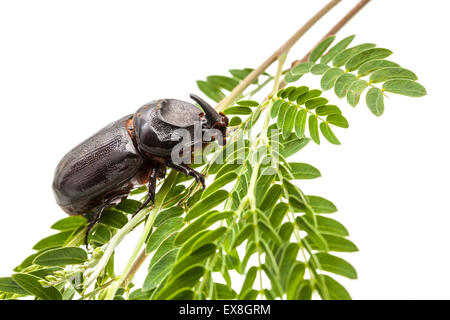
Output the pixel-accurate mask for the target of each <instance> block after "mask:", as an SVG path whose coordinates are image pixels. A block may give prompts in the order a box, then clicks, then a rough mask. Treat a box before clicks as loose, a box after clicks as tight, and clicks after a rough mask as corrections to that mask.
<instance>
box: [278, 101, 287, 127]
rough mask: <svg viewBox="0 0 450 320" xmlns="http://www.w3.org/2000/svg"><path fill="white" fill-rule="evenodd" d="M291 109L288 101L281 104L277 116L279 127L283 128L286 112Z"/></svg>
mask: <svg viewBox="0 0 450 320" xmlns="http://www.w3.org/2000/svg"><path fill="white" fill-rule="evenodd" d="M288 109H289V103H287V102H283V104H281V106H280V110H279V112H278V117H277V127H278V128H279V129H283V123H284V116H285V114H286V112H287V111H288Z"/></svg>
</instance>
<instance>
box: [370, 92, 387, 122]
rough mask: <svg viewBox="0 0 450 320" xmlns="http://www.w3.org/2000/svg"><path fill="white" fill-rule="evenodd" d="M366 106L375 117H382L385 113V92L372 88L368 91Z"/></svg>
mask: <svg viewBox="0 0 450 320" xmlns="http://www.w3.org/2000/svg"><path fill="white" fill-rule="evenodd" d="M366 104H367V106H368V107H369V110H370V111H371V112H372V113H373V114H374V115H376V116H377V117H379V116H381V115H382V114H383V112H384V97H383V92H382V91H381V90H380V89H378V88H370V89H369V91H367V95H366Z"/></svg>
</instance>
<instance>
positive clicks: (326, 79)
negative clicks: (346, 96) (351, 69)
mask: <svg viewBox="0 0 450 320" xmlns="http://www.w3.org/2000/svg"><path fill="white" fill-rule="evenodd" d="M343 73H344V71H342V69H340V68H331V69H329V70H328V71H327V72H325V74H324V75H323V76H322V79H320V86H321V87H322V89H323V90H330V89H331V88H333V87H334V84H335V83H336V80H337V78H338V77H339V76H341V75H342V74H343Z"/></svg>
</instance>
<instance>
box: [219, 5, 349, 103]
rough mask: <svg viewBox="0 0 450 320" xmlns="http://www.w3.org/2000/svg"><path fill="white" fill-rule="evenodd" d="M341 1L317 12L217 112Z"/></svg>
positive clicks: (240, 85)
mask: <svg viewBox="0 0 450 320" xmlns="http://www.w3.org/2000/svg"><path fill="white" fill-rule="evenodd" d="M339 2H341V0H332V1H330V2H329V3H328V4H327V5H326V6H325V7H323V8H322V9H321V10H320V11H319V12H317V13H316V14H315V15H314V16H313V17H312V18H311V19H309V20H308V22H306V23H305V24H304V25H303V26H302V27H301V28H300V29H298V30H297V32H295V33H294V34H293V35H292V36H291V37H290V38H289V39H288V40H287V41H286V42H285V43H284V44H283V45H282V46H281V47H280V48H278V50H277V51H275V52H274V53H273V54H272V55H271V56H270V57H269V58H267V60H266V61H264V62H263V63H262V64H261V65H260V66H259V67H258V68H256V69H255V70H253V71H252V72H251V73H250V74H249V75H248V76H247V77H245V79H244V80H242V81H241V82H240V83H239V84H238V85H237V86H236V87H235V88H234V89H233V91H231V93H230V94H229V95H228V96H226V97H225V98H224V99H222V101H220V102H219V104H218V105H217V107H216V110H217V111H221V110H223V109H225V108H226V107H228V106H229V105H230V104H231V103H232V102H233V101H234V100H235V99H236V98H237V97H238V96H240V95H241V94H242V92H244V90H245V89H246V88H247V87H248V86H249V85H250V84H252V83H253V82H254V81H255V80H256V78H258V76H260V75H261V74H262V73H263V72H264V71H265V70H266V69H267V68H268V67H269V66H270V65H271V64H272V63H274V62H275V61H276V60H277V59H278V57H279V56H280V55H281V54H283V53H286V52H288V51H289V49H291V47H292V46H293V45H294V44H295V43H296V42H297V41H298V40H299V39H300V38H301V37H302V36H303V35H304V34H305V33H306V32H307V31H308V30H309V29H311V27H312V26H313V25H314V24H315V23H316V22H317V21H319V20H320V18H322V17H323V16H324V15H325V14H326V13H327V12H328V11H330V10H331V9H332V8H333V7H334V6H335V5H337V4H338V3H339Z"/></svg>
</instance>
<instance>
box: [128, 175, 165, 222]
mask: <svg viewBox="0 0 450 320" xmlns="http://www.w3.org/2000/svg"><path fill="white" fill-rule="evenodd" d="M160 170H161V169H160V167H155V168H152V172H151V173H150V177H149V178H148V195H147V199H145V201H144V202H143V203H142V204H141V205H140V206H139V208H138V209H137V210H136V212H135V213H133V215H132V216H131V217H134V216H135V215H137V214H138V213H139V211H141V210H142V209H144V208H145V207H146V206H148V204H149V203H150V202H155V192H156V182H157V178H158V177H159V176H161V171H160Z"/></svg>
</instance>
